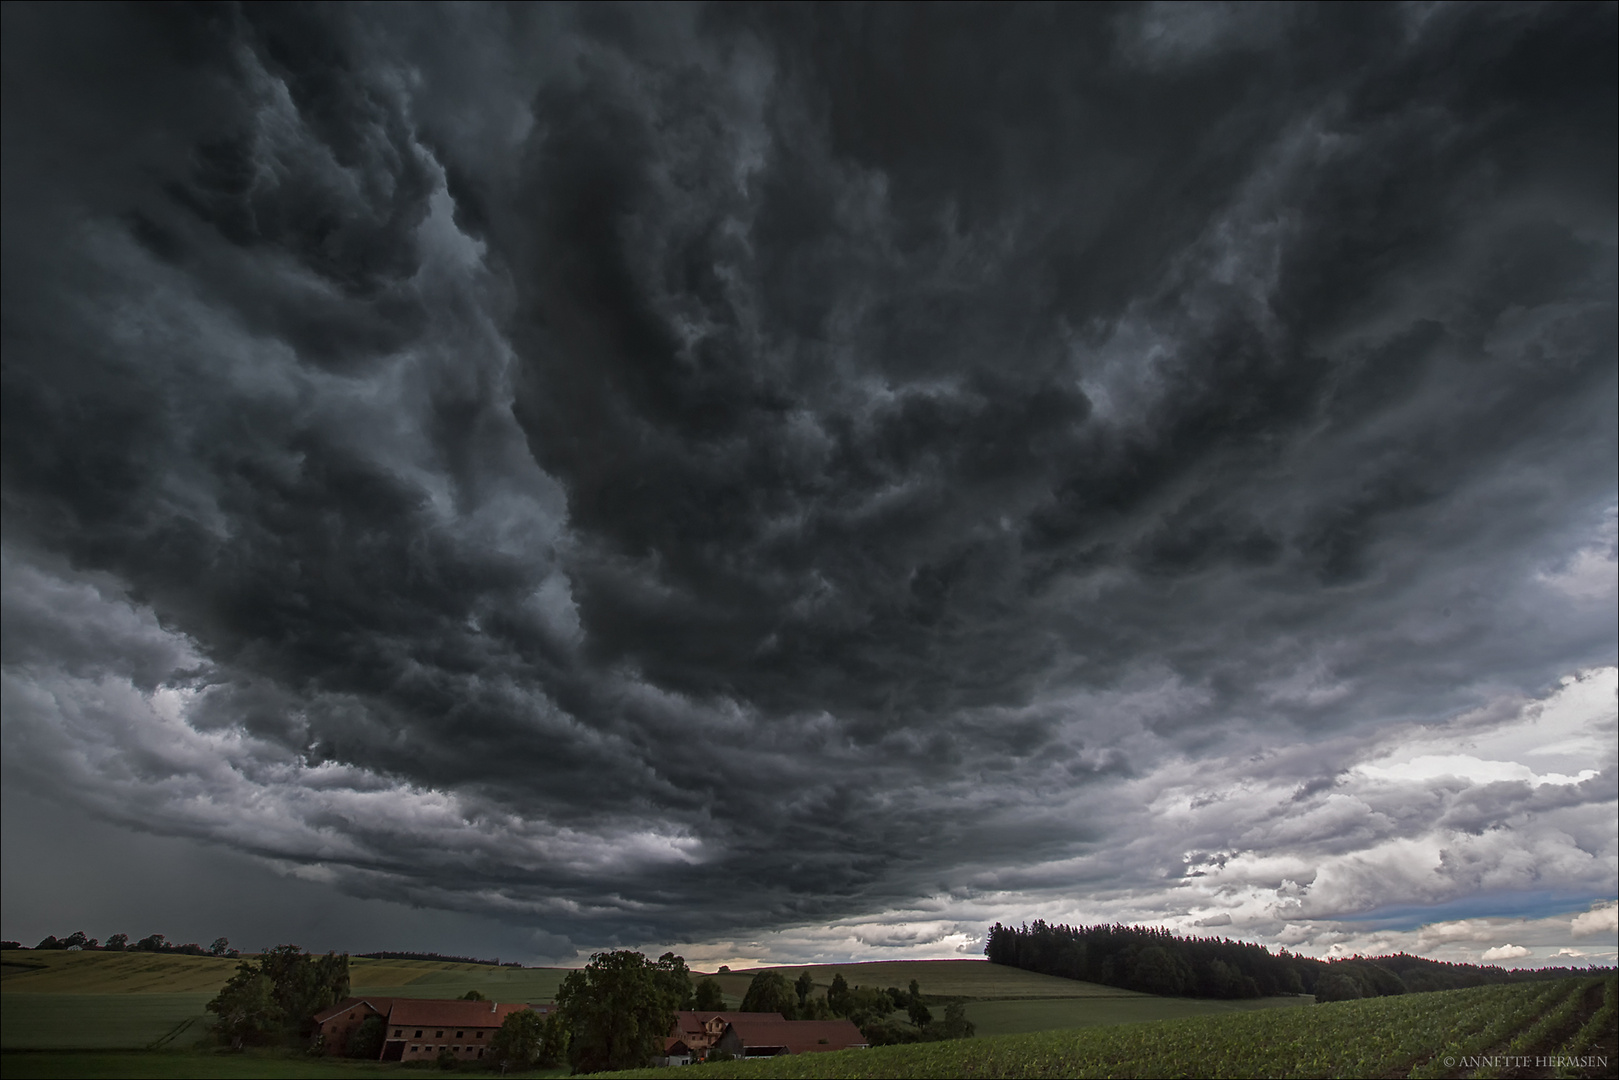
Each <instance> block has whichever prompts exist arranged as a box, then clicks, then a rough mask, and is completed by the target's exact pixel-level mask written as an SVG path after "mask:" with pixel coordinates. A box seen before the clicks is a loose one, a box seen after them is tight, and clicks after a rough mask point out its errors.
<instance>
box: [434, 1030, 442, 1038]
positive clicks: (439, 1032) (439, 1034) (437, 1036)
mask: <svg viewBox="0 0 1619 1080" xmlns="http://www.w3.org/2000/svg"><path fill="white" fill-rule="evenodd" d="M433 1038H435V1039H442V1038H444V1032H442V1031H435V1032H433Z"/></svg>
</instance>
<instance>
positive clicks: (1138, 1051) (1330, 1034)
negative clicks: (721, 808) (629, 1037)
mask: <svg viewBox="0 0 1619 1080" xmlns="http://www.w3.org/2000/svg"><path fill="white" fill-rule="evenodd" d="M1614 998H1615V991H1614V982H1613V980H1612V979H1611V978H1610V979H1609V980H1608V981H1607V985H1606V987H1604V986H1603V984H1602V981H1601V980H1595V979H1566V980H1563V981H1561V982H1555V983H1520V984H1517V985H1508V986H1486V987H1478V988H1474V989H1469V990H1447V991H1443V992H1440V993H1432V994H1407V995H1405V996H1403V997H1389V998H1373V999H1371V1000H1367V1001H1343V1002H1335V1003H1333V1004H1330V1005H1318V1006H1315V1007H1313V1008H1308V1009H1285V1008H1284V1009H1260V1010H1254V1011H1249V1012H1229V1013H1224V1014H1219V1015H1211V1016H1197V1017H1189V1018H1186V1019H1181V1020H1162V1021H1157V1022H1154V1023H1143V1024H1119V1025H1115V1026H1112V1027H1093V1028H1085V1029H1082V1030H1077V1031H1048V1032H1041V1033H1036V1034H1029V1035H1002V1036H998V1037H991V1038H976V1039H962V1040H958V1041H955V1042H940V1043H921V1044H913V1045H910V1046H881V1047H875V1048H873V1049H871V1050H844V1051H840V1052H838V1053H832V1054H803V1055H799V1056H796V1057H779V1058H766V1059H761V1060H756V1061H737V1062H721V1063H717V1064H713V1065H703V1066H698V1068H700V1069H701V1070H702V1071H701V1073H697V1074H694V1073H692V1072H690V1071H688V1070H689V1068H690V1067H688V1070H680V1069H644V1070H636V1071H632V1072H624V1073H613V1074H608V1075H612V1076H618V1077H686V1078H687V1080H695V1078H696V1077H697V1076H701V1077H716V1078H720V1077H828V1078H842V1077H905V1078H909V1077H941V1078H951V1077H1018V1078H1033V1077H1053V1078H1057V1077H1159V1076H1201V1077H1209V1078H1211V1080H1215V1078H1223V1077H1239V1078H1240V1077H1253V1076H1273V1077H1340V1076H1342V1077H1362V1076H1373V1077H1396V1076H1410V1077H1460V1076H1479V1077H1481V1078H1482V1077H1487V1076H1491V1075H1495V1074H1494V1073H1492V1072H1491V1070H1490V1069H1489V1068H1488V1067H1479V1066H1477V1065H1475V1064H1470V1063H1469V1060H1468V1059H1469V1058H1472V1059H1474V1060H1475V1061H1476V1059H1477V1058H1478V1057H1479V1056H1481V1055H1489V1054H1492V1053H1494V1054H1502V1053H1509V1052H1510V1053H1528V1054H1561V1055H1564V1056H1568V1057H1580V1056H1582V1055H1584V1054H1587V1053H1591V1052H1592V1050H1593V1048H1596V1049H1595V1052H1596V1053H1598V1054H1600V1053H1602V1052H1603V1048H1609V1049H1607V1054H1606V1064H1605V1065H1603V1066H1601V1067H1599V1068H1595V1069H1583V1070H1581V1069H1571V1070H1568V1073H1567V1074H1568V1075H1574V1076H1581V1075H1589V1076H1611V1075H1612V1074H1613V1064H1614V1058H1613V1056H1612V1054H1613V1051H1612V1049H1611V1046H1612V1041H1613V1024H1614V1012H1613V1002H1614ZM1552 1018H1556V1019H1555V1020H1552ZM1548 1020H1552V1022H1551V1023H1548V1022H1547V1021H1548ZM1447 1059H1448V1061H1449V1062H1450V1064H1448V1065H1447V1064H1446V1061H1447Z"/></svg>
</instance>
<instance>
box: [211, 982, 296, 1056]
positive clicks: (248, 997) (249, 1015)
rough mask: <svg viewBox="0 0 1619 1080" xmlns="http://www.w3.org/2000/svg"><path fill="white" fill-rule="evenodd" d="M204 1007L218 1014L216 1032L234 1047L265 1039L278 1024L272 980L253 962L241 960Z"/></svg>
mask: <svg viewBox="0 0 1619 1080" xmlns="http://www.w3.org/2000/svg"><path fill="white" fill-rule="evenodd" d="M208 1011H209V1012H211V1013H213V1014H214V1015H215V1016H218V1017H219V1020H218V1022H217V1023H216V1024H215V1027H216V1029H217V1030H218V1032H219V1033H220V1035H222V1036H224V1037H225V1038H226V1039H229V1040H230V1044H231V1046H232V1047H234V1048H236V1049H238V1050H239V1049H241V1047H242V1045H243V1044H244V1043H262V1042H268V1041H269V1040H270V1038H271V1036H272V1035H274V1034H275V1033H276V1032H277V1031H279V1030H280V1027H281V1020H282V1013H281V1007H280V1006H279V1005H278V1004H277V1003H276V999H275V983H274V982H272V981H271V980H270V977H269V976H268V975H266V974H264V972H263V971H261V970H259V968H258V966H257V965H255V964H251V963H247V962H245V961H244V962H243V963H241V964H239V965H237V968H236V974H235V975H232V976H231V977H230V980H229V981H228V982H226V983H225V987H224V989H222V990H220V991H219V995H218V996H217V997H215V998H214V1000H212V1001H210V1002H209V1003H208Z"/></svg>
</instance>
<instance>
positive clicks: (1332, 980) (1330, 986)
mask: <svg viewBox="0 0 1619 1080" xmlns="http://www.w3.org/2000/svg"><path fill="white" fill-rule="evenodd" d="M1363 996H1364V994H1363V993H1362V991H1361V988H1360V983H1358V982H1356V981H1355V980H1354V978H1352V977H1351V976H1349V975H1346V974H1345V973H1343V972H1341V971H1329V972H1327V973H1326V974H1325V975H1323V976H1321V978H1319V979H1317V980H1316V983H1315V999H1316V1001H1318V1002H1321V1001H1354V1000H1356V999H1357V998H1360V997H1363Z"/></svg>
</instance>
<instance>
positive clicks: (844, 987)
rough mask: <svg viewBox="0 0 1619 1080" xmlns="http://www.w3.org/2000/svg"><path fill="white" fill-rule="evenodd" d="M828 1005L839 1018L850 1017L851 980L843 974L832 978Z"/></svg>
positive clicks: (828, 991) (827, 995)
mask: <svg viewBox="0 0 1619 1080" xmlns="http://www.w3.org/2000/svg"><path fill="white" fill-rule="evenodd" d="M826 1004H827V1007H828V1008H830V1009H831V1010H832V1011H833V1012H834V1013H835V1014H837V1015H838V1016H848V1015H849V980H848V979H845V978H844V977H843V972H841V971H840V972H838V973H837V974H836V975H833V976H832V985H831V986H830V987H828V988H827V991H826Z"/></svg>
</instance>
